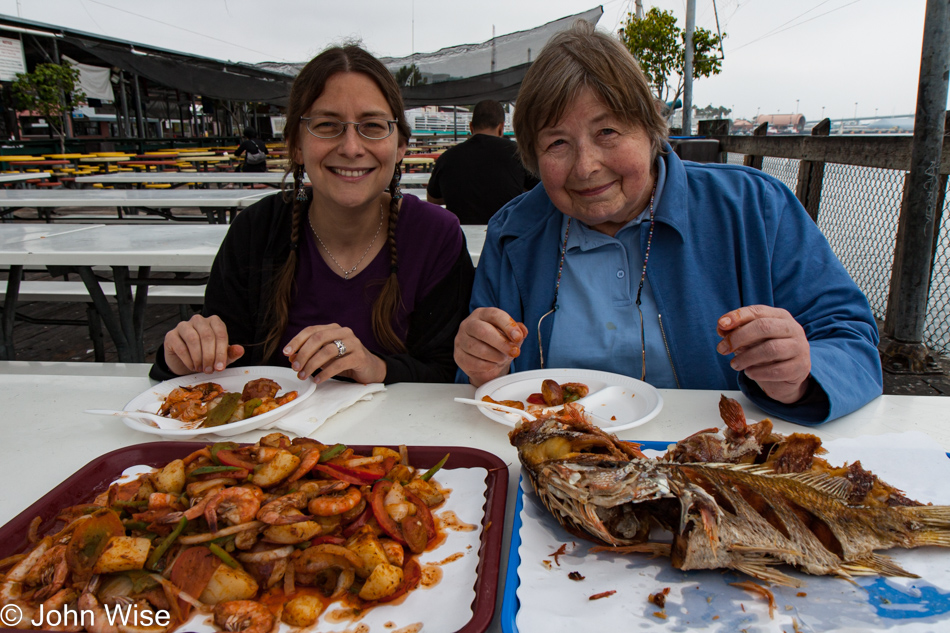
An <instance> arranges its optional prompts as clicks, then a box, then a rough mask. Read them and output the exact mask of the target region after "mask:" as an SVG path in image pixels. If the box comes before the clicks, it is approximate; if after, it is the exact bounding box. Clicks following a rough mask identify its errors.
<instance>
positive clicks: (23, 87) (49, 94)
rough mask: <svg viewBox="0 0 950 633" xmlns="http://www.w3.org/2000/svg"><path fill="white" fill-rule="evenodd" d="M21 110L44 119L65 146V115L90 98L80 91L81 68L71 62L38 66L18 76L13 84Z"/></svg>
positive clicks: (14, 93) (14, 95)
mask: <svg viewBox="0 0 950 633" xmlns="http://www.w3.org/2000/svg"><path fill="white" fill-rule="evenodd" d="M13 97H14V99H16V102H17V107H19V108H21V109H23V110H29V111H30V112H34V113H36V114H38V115H40V116H42V117H43V118H44V119H45V120H46V123H47V124H48V125H49V126H50V127H51V128H52V129H53V130H54V131H55V132H56V134H57V136H59V141H60V147H63V137H64V135H65V130H64V129H63V122H62V116H63V115H64V114H67V113H70V112H72V109H73V105H74V104H77V103H79V102H81V101H84V100H85V99H86V95H85V93H84V92H83V91H82V90H81V89H79V69H78V68H73V67H72V66H71V65H70V64H69V63H68V62H63V63H62V64H37V65H36V68H34V69H33V72H31V73H17V76H16V80H15V81H14V82H13Z"/></svg>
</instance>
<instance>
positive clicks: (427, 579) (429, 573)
mask: <svg viewBox="0 0 950 633" xmlns="http://www.w3.org/2000/svg"><path fill="white" fill-rule="evenodd" d="M441 580H442V568H441V567H439V566H437V565H426V566H425V567H423V568H422V580H420V581H419V586H420V587H425V588H428V589H431V588H432V587H435V586H436V585H437V584H439V582H440V581H441Z"/></svg>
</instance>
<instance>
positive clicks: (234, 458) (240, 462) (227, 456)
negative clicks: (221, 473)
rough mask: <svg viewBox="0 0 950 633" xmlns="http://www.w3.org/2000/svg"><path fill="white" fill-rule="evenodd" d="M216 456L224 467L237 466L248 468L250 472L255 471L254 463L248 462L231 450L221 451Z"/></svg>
mask: <svg viewBox="0 0 950 633" xmlns="http://www.w3.org/2000/svg"><path fill="white" fill-rule="evenodd" d="M216 456H217V458H218V461H219V462H221V465H222V466H237V467H238V468H246V469H247V470H249V471H251V470H254V466H256V464H254V462H249V461H247V460H246V459H244V458H243V457H241V456H240V455H238V454H237V453H236V452H235V451H234V450H231V449H223V450H219V451H218V452H217V454H216Z"/></svg>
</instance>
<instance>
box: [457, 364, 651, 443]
mask: <svg viewBox="0 0 950 633" xmlns="http://www.w3.org/2000/svg"><path fill="white" fill-rule="evenodd" d="M549 378H550V379H551V380H556V381H557V382H558V383H565V382H582V383H584V384H585V385H587V386H588V387H590V394H588V395H593V394H594V393H595V392H597V391H600V390H601V389H603V388H604V387H611V386H618V387H623V390H622V391H619V392H618V393H616V394H614V397H612V398H609V399H607V400H605V401H604V402H602V403H599V404H598V405H597V406H596V407H591V408H589V409H586V410H587V412H588V413H590V414H592V415H593V416H594V418H595V419H594V422H595V423H596V424H597V425H598V426H600V428H601V429H603V430H604V431H607V432H608V433H615V432H617V431H624V430H626V429H632V428H633V427H635V426H640V425H641V424H646V423H647V422H649V421H650V420H652V419H653V418H655V417H656V415H657V414H658V413H659V412H660V409H662V408H663V398H662V397H661V396H660V394H659V392H658V391H657V390H656V388H655V387H653V385H649V384H647V383H645V382H643V381H641V380H637V379H636V378H631V377H629V376H622V375H620V374H612V373H610V372H607V371H598V370H596V369H535V370H532V371H522V372H518V373H516V374H508V375H507V376H501V377H500V378H496V379H494V380H492V381H489V382H486V383H485V384H484V385H482V386H481V387H479V388H478V389H477V390H476V391H475V399H476V400H481V399H482V398H483V397H484V396H488V397H490V398H491V399H492V400H521V401H522V402H523V401H525V400H527V398H528V396H530V395H531V394H533V393H539V392H540V391H541V382H542V381H544V380H547V379H549ZM478 410H479V411H481V412H482V414H483V415H485V416H487V417H489V418H491V419H492V420H495V421H496V422H501V423H502V424H504V425H507V426H512V427H513V426H514V425H515V421H516V420H517V419H519V418H517V416H515V415H514V414H506V413H502V412H500V411H492V410H491V409H488V408H485V407H479V409H478Z"/></svg>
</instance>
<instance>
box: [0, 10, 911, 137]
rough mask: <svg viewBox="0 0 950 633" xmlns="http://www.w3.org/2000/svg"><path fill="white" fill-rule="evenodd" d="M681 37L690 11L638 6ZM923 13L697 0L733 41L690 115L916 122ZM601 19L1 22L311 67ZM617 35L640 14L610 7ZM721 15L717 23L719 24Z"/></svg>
mask: <svg viewBox="0 0 950 633" xmlns="http://www.w3.org/2000/svg"><path fill="white" fill-rule="evenodd" d="M643 5H644V8H645V9H649V8H650V7H653V6H656V7H658V8H660V9H665V10H671V11H672V12H673V13H674V15H676V16H677V18H678V19H679V22H680V26H684V25H685V14H686V9H685V6H686V1H685V0H654V1H651V0H644V1H643ZM925 5H926V0H896V1H895V0H797V1H795V2H789V1H788V0H716V1H715V3H714V2H713V0H696V7H697V19H696V24H697V26H701V27H703V28H707V29H710V30H712V31H713V32H715V31H716V30H717V28H716V15H715V13H718V17H719V29H720V30H721V31H722V32H724V33H726V34H727V37H726V38H725V41H724V53H725V59H724V61H723V72H722V73H721V74H720V75H719V76H717V77H714V78H710V79H703V80H700V81H698V82H697V83H695V84H694V96H693V104H694V105H697V106H705V105H714V106H720V105H721V106H725V107H727V108H732V109H733V110H734V112H733V115H732V116H733V118H740V117H745V118H750V117H754V116H755V115H756V114H757V113H761V114H773V113H780V112H782V113H789V112H792V111H793V110H795V109H796V105H797V108H798V111H799V112H801V113H803V114H805V116H806V117H807V118H808V119H810V120H812V119H818V118H820V117H821V116H828V117H831V118H833V119H836V118H845V117H852V116H855V113H857V116H875V115H877V116H884V115H900V114H913V113H914V110H915V109H916V95H917V82H918V75H919V72H920V46H921V40H922V35H923V24H924V9H925ZM596 6H597V2H596V1H594V0H477V1H476V2H472V1H471V0H466V1H462V0H427V1H426V0H350V1H347V2H338V1H334V2H328V1H327V0H157V1H156V0H0V13H3V14H6V15H10V16H19V17H21V18H24V19H28V20H35V21H39V22H46V23H50V24H58V25H62V26H65V27H69V28H74V29H78V30H82V31H87V32H90V33H97V34H101V35H106V36H109V37H115V38H120V39H124V40H130V41H133V42H142V43H143V44H150V45H152V46H158V47H162V48H167V49H172V50H179V51H185V52H189V53H194V54H198V55H204V56H207V57H213V58H216V59H224V60H232V61H245V62H260V61H294V62H297V61H306V60H308V59H310V58H311V57H313V56H314V55H315V54H316V53H318V52H319V51H320V50H322V49H323V48H324V47H325V46H327V45H329V44H333V43H337V42H339V41H341V40H342V39H345V38H351V37H357V38H361V39H362V41H363V43H364V45H365V46H366V47H367V48H368V49H370V50H371V51H372V52H374V53H375V54H377V55H379V56H393V57H399V56H405V55H409V54H410V53H412V52H413V46H414V47H415V51H416V52H431V51H435V50H437V49H439V48H443V47H446V46H453V45H457V44H469V43H477V42H483V41H486V40H488V39H490V38H491V36H492V29H493V28H494V30H495V34H497V35H504V34H507V33H512V32H515V31H520V30H524V29H529V28H532V27H534V26H538V25H541V24H543V23H545V22H549V21H551V20H556V19H558V18H562V17H565V16H567V15H572V14H574V13H580V12H582V11H586V10H587V9H591V8H593V7H596ZM603 7H604V15H603V17H602V18H601V20H600V23H599V24H598V26H599V27H600V28H602V29H605V30H609V31H614V32H615V31H616V30H617V29H618V28H619V26H620V24H621V22H622V21H623V20H624V18H625V16H626V14H627V12H628V11H633V7H634V2H632V1H628V0H613V1H611V2H605V3H603ZM714 7H715V10H716V11H715V12H714Z"/></svg>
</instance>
